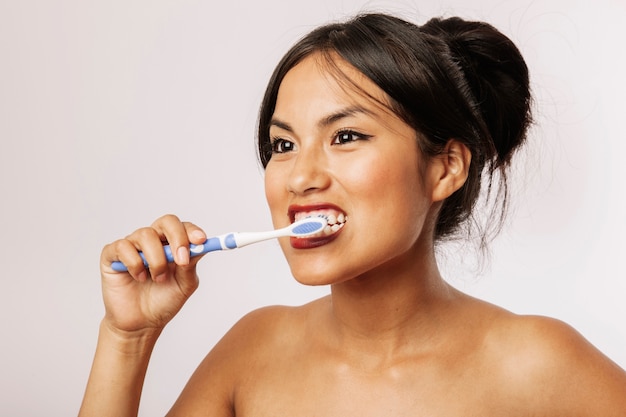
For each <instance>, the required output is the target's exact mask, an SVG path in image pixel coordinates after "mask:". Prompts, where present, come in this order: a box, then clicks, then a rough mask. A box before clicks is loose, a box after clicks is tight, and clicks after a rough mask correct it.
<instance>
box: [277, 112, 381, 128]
mask: <svg viewBox="0 0 626 417" xmlns="http://www.w3.org/2000/svg"><path fill="white" fill-rule="evenodd" d="M355 114H365V115H372V111H371V110H368V109H366V108H364V107H361V106H350V107H346V108H345V109H341V110H339V111H336V112H334V113H331V114H329V115H326V116H324V117H322V118H321V119H320V120H319V121H318V122H317V127H319V128H323V127H326V126H329V125H331V124H333V123H335V122H337V121H339V120H341V119H345V118H346V117H350V116H354V115H355ZM271 126H276V127H278V128H280V129H283V130H286V131H288V132H291V133H293V131H294V129H293V127H292V126H291V125H290V124H289V123H287V122H285V121H282V120H280V119H278V118H276V117H272V120H270V127H271Z"/></svg>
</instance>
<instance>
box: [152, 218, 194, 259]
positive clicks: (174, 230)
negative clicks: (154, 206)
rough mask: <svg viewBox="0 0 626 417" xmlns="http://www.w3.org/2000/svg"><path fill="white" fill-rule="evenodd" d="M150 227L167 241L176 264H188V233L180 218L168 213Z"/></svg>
mask: <svg viewBox="0 0 626 417" xmlns="http://www.w3.org/2000/svg"><path fill="white" fill-rule="evenodd" d="M152 227H153V228H154V229H155V230H156V231H157V232H158V233H159V234H160V236H161V238H162V239H163V240H165V241H167V242H168V244H169V246H170V249H171V251H172V255H173V257H174V261H175V262H176V264H177V265H181V266H184V265H189V235H188V233H187V230H186V228H185V225H184V224H183V223H182V222H181V221H180V219H179V218H178V217H177V216H175V215H173V214H168V215H165V216H162V217H160V218H159V219H157V220H156V221H155V222H154V223H153V224H152Z"/></svg>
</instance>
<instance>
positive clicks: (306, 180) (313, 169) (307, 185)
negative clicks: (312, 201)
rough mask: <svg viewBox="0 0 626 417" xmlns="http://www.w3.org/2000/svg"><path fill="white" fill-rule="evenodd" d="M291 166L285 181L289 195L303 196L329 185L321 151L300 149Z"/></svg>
mask: <svg viewBox="0 0 626 417" xmlns="http://www.w3.org/2000/svg"><path fill="white" fill-rule="evenodd" d="M292 164H293V165H292V166H291V171H290V172H289V178H288V181H287V190H288V191H289V192H290V193H294V194H301V195H303V194H308V193H311V192H313V191H315V190H323V189H325V188H327V187H328V186H329V185H330V175H329V172H328V163H327V160H326V158H325V156H324V151H323V150H321V149H316V148H313V147H302V148H301V149H300V150H299V151H298V154H297V155H296V157H295V158H294V159H293V162H292Z"/></svg>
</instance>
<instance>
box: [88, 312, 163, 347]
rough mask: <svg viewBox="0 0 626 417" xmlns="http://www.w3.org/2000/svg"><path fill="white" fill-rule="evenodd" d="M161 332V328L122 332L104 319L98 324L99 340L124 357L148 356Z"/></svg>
mask: <svg viewBox="0 0 626 417" xmlns="http://www.w3.org/2000/svg"><path fill="white" fill-rule="evenodd" d="M162 331H163V329H162V328H145V329H138V330H132V331H131V330H122V329H119V328H117V327H115V326H114V325H113V324H112V323H111V322H109V321H108V320H107V319H106V318H104V319H103V320H102V321H101V322H100V333H99V338H100V339H101V341H103V342H105V343H106V344H107V345H109V346H111V347H113V348H115V350H117V351H118V352H119V353H122V354H125V355H137V354H139V355H143V354H150V353H151V352H152V349H153V347H154V345H155V343H156V341H157V339H158V338H159V336H160V335H161V332H162Z"/></svg>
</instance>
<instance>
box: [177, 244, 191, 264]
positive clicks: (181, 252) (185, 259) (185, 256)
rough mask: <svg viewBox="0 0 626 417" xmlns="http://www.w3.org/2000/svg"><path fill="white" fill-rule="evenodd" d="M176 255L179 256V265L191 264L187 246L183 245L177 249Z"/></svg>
mask: <svg viewBox="0 0 626 417" xmlns="http://www.w3.org/2000/svg"><path fill="white" fill-rule="evenodd" d="M176 257H177V258H178V265H189V251H188V250H187V248H186V247H184V246H181V247H179V248H178V249H176Z"/></svg>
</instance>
